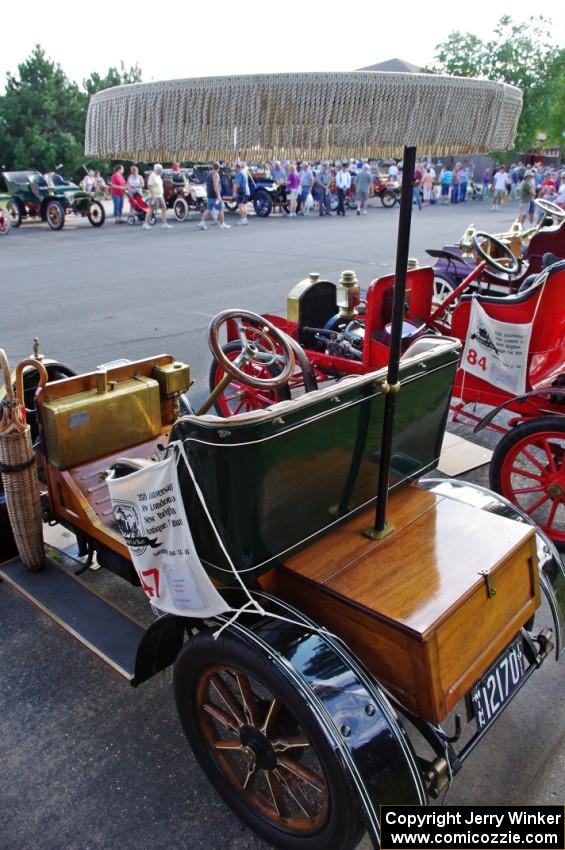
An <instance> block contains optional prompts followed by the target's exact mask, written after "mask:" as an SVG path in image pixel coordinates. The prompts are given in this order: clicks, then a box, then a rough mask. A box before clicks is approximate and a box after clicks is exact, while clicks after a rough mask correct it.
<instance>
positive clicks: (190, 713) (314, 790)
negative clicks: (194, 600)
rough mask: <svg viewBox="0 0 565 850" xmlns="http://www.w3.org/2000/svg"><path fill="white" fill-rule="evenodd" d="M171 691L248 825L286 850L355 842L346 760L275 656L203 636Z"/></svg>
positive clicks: (181, 663)
mask: <svg viewBox="0 0 565 850" xmlns="http://www.w3.org/2000/svg"><path fill="white" fill-rule="evenodd" d="M174 687H175V697H176V702H177V708H178V711H179V715H180V719H181V722H182V726H183V729H184V732H185V734H186V736H187V738H188V740H189V742H190V745H191V747H192V749H193V751H194V754H195V756H196V758H197V760H198V761H199V763H200V765H201V767H202V768H203V769H204V771H205V773H206V774H207V776H208V778H209V779H210V781H211V782H212V784H213V785H214V787H215V788H216V790H217V791H218V792H219V793H220V794H221V795H222V796H223V797H224V799H225V800H226V802H227V803H228V804H229V805H230V806H231V808H232V809H233V810H234V811H235V812H236V814H237V815H238V816H239V817H240V818H241V819H242V820H243V821H244V822H245V823H247V825H248V826H249V827H251V829H253V830H254V831H255V832H256V833H258V834H259V835H260V836H261V837H263V838H264V839H265V840H266V841H268V842H270V844H272V845H274V846H275V847H282V848H287V850H299V848H303V850H329V848H331V850H352V848H354V847H355V846H356V845H357V842H358V841H359V838H360V836H361V833H362V831H363V828H364V826H363V820H362V818H361V816H360V814H359V805H358V802H357V799H356V797H355V795H354V792H353V790H352V789H351V785H350V783H349V781H348V779H347V777H346V776H345V775H344V772H343V768H342V766H341V762H340V761H339V759H338V757H337V756H336V754H335V752H334V750H333V749H332V747H331V746H330V744H329V743H328V740H327V738H326V735H325V733H324V732H323V730H322V728H321V727H320V725H319V723H318V720H317V719H316V716H315V713H314V712H313V711H312V710H311V707H310V706H309V704H308V702H307V700H306V699H305V697H304V696H303V695H302V694H301V693H300V692H299V691H298V690H297V689H296V688H295V687H294V686H293V684H292V683H291V682H290V681H289V680H288V679H287V678H286V677H284V676H283V675H282V673H281V672H280V671H279V670H278V669H277V668H276V666H275V665H274V664H273V663H272V659H270V658H269V657H267V656H265V657H263V655H262V653H261V651H257V649H256V648H253V649H251V648H250V647H248V646H247V645H245V644H243V643H242V642H241V641H239V640H238V639H236V638H234V637H233V636H231V635H226V634H223V635H221V636H220V637H219V638H218V640H214V638H213V637H212V633H211V632H203V633H201V634H199V635H197V636H196V637H194V638H191V639H190V640H189V641H188V643H187V644H185V646H184V648H183V649H182V651H181V652H180V654H179V656H178V658H177V661H176V664H175V675H174Z"/></svg>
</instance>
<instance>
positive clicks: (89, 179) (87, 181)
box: [82, 171, 96, 195]
mask: <svg viewBox="0 0 565 850" xmlns="http://www.w3.org/2000/svg"><path fill="white" fill-rule="evenodd" d="M82 188H83V189H84V191H85V192H88V194H89V195H93V194H94V193H95V192H96V180H95V179H94V171H87V172H86V176H85V178H84V180H83V181H82Z"/></svg>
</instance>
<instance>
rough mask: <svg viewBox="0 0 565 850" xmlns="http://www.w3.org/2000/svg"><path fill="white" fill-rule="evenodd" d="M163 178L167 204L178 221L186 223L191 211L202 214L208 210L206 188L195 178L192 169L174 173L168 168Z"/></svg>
mask: <svg viewBox="0 0 565 850" xmlns="http://www.w3.org/2000/svg"><path fill="white" fill-rule="evenodd" d="M162 177H163V188H164V190H165V203H166V204H167V207H169V209H172V211H173V213H174V216H175V218H176V220H177V221H186V219H187V218H188V216H189V214H190V212H191V211H195V212H197V213H201V212H202V211H203V210H205V209H206V200H207V195H206V187H205V186H204V185H203V184H202V183H201V182H200V181H199V180H198V179H197V178H196V177H195V176H194V174H193V172H192V169H189V168H182V169H181V170H180V171H173V170H172V168H171V169H170V168H166V169H163V174H162Z"/></svg>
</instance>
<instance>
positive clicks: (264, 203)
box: [193, 163, 286, 218]
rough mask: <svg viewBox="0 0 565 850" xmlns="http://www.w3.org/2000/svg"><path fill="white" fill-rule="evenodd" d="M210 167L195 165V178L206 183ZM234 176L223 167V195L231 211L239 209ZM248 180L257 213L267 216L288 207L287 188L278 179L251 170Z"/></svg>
mask: <svg viewBox="0 0 565 850" xmlns="http://www.w3.org/2000/svg"><path fill="white" fill-rule="evenodd" d="M210 168H211V166H210V165H207V164H205V163H200V164H197V165H195V166H194V169H193V175H194V177H195V179H197V180H200V181H201V182H202V183H205V182H206V177H207V176H208V174H209V173H210ZM234 177H235V175H234V173H233V172H232V170H231V169H230V168H229V167H228V166H227V165H223V166H222V167H221V169H220V180H221V185H222V197H223V199H224V204H225V207H226V209H227V210H228V211H229V212H235V210H236V209H237V202H236V201H235V200H234V198H233V181H234ZM248 182H249V200H250V201H251V203H252V204H253V209H254V211H255V215H258V216H259V217H260V218H267V217H268V216H270V215H271V213H272V212H273V209H276V208H277V207H281V208H284V209H286V189H285V187H284V186H280V185H279V184H278V183H276V181H274V180H272V179H271V178H269V177H265V176H264V175H263V176H259V175H257V176H256V177H255V176H254V174H253V173H252V172H251V171H250V172H249V174H248Z"/></svg>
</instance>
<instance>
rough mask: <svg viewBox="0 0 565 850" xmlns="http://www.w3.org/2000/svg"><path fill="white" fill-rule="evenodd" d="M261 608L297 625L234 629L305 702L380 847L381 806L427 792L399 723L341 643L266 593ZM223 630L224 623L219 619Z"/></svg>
mask: <svg viewBox="0 0 565 850" xmlns="http://www.w3.org/2000/svg"><path fill="white" fill-rule="evenodd" d="M254 595H255V596H256V597H258V598H259V601H260V603H261V605H262V606H263V608H264V609H267V611H269V610H271V611H272V612H273V613H276V614H278V615H279V616H283V617H288V618H289V620H292V621H293V622H288V621H285V620H278V619H275V618H273V617H269V614H268V613H267V616H266V617H260V616H257V617H250V616H244V617H241V618H240V620H239V621H236V622H235V623H233V624H232V625H231V626H230V629H232V630H234V632H235V633H237V636H238V637H239V638H240V639H241V640H243V641H244V642H245V643H247V644H248V645H250V646H251V647H252V648H253V650H254V651H255V652H258V653H261V654H264V655H265V656H266V657H268V658H269V661H270V663H271V664H273V665H274V666H275V667H277V668H278V672H279V673H280V675H281V676H283V677H284V678H285V679H286V680H287V681H289V682H290V683H291V684H292V686H293V687H294V688H295V689H296V690H297V691H298V692H299V693H300V694H301V695H302V696H303V697H304V699H305V700H306V701H307V702H308V704H309V705H310V706H311V710H312V712H313V713H314V714H315V716H316V719H317V721H318V723H319V725H320V727H321V729H322V731H323V732H324V734H325V735H326V737H327V739H328V741H329V743H330V745H331V746H332V748H333V749H334V750H335V752H336V753H337V754H338V756H339V757H340V760H341V762H342V764H343V766H344V768H345V770H346V772H347V775H348V776H349V779H350V781H351V783H352V784H353V787H354V788H355V790H356V792H357V794H358V797H359V799H360V801H361V805H362V807H363V810H364V814H365V817H366V821H367V828H368V832H369V835H370V837H371V841H372V842H373V845H374V847H375V848H378V847H379V846H380V843H379V842H380V825H379V809H378V807H379V805H380V804H385V803H393V802H394V803H395V804H404V805H418V804H420V805H423V804H425V803H426V802H427V796H426V791H425V788H424V785H423V782H422V779H421V776H420V772H419V770H418V766H417V763H416V759H415V755H414V752H413V750H412V747H411V744H410V742H409V741H408V738H407V735H406V734H405V732H404V729H403V728H402V726H401V725H400V722H399V720H398V717H397V715H396V713H395V711H394V709H393V708H392V706H391V705H390V703H389V702H388V700H387V698H386V696H385V695H384V693H383V692H382V691H381V689H380V688H379V687H378V685H377V684H376V683H375V681H374V680H373V679H372V678H371V677H370V676H369V675H368V674H367V673H366V672H365V671H364V670H363V668H362V667H361V665H360V664H359V662H357V660H356V659H355V657H354V656H353V655H352V654H351V652H350V651H349V649H348V648H347V647H346V646H345V645H344V644H343V643H342V642H341V641H340V640H339V639H338V638H336V637H334V636H333V635H331V634H330V633H327V632H323V631H314V629H315V628H317V627H316V626H315V625H314V624H313V623H312V621H311V620H309V619H307V618H306V617H305V616H304V615H303V614H302V613H301V612H299V611H297V610H296V609H295V608H292V607H291V606H289V605H287V604H286V603H284V602H282V601H281V600H280V599H277V598H275V597H273V596H270V595H269V594H266V593H263V592H255V593H254ZM216 621H217V622H218V623H220V624H223V623H225V622H226V621H227V619H226V618H224V617H218V618H216Z"/></svg>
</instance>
